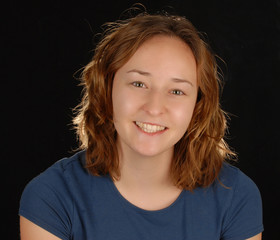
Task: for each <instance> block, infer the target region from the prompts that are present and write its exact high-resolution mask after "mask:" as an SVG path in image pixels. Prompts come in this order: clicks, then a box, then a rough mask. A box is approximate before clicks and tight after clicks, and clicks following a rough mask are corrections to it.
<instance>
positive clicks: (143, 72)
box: [127, 69, 193, 87]
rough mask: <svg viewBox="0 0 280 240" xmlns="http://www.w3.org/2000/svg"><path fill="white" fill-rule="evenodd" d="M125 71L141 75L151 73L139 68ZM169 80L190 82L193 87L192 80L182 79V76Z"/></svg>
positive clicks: (149, 74)
mask: <svg viewBox="0 0 280 240" xmlns="http://www.w3.org/2000/svg"><path fill="white" fill-rule="evenodd" d="M127 73H138V74H140V75H143V76H151V75H152V74H151V73H149V72H145V71H141V70H138V69H132V70H129V71H127ZM171 80H172V81H173V82H176V83H187V84H190V85H191V86H192V87H193V84H192V82H191V81H189V80H187V79H182V78H176V77H175V78H171Z"/></svg>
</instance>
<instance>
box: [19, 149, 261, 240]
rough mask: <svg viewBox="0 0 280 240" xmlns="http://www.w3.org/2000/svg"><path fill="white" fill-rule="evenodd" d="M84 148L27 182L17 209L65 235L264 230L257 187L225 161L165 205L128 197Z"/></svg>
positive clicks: (105, 238)
mask: <svg viewBox="0 0 280 240" xmlns="http://www.w3.org/2000/svg"><path fill="white" fill-rule="evenodd" d="M84 160H85V152H79V153H77V154H75V155H74V156H72V157H70V158H65V159H62V160H60V161H58V162H56V163H55V164H54V165H53V166H51V167H50V168H48V169H47V170H46V171H44V172H43V173H41V174H40V175H39V176H38V177H36V178H34V179H33V180H32V181H31V182H30V183H29V184H28V185H27V186H26V188H25V190H24V192H23V194H22V198H21V202H20V209H19V214H20V215H21V216H23V217H25V218H27V219H29V220H30V221H32V222H33V223H35V224H37V225H39V226H41V227H42V228H44V229H46V230H47V231H49V232H51V233H52V234H54V235H56V236H57V237H59V238H61V239H63V240H69V239H74V240H84V239H86V240H183V239H184V240H187V239H189V240H204V239H207V240H220V239H223V240H244V239H247V238H250V237H252V236H254V235H257V234H258V233H260V232H262V231H263V224H262V202H261V197H260V193H259V190H258V188H257V187H256V185H255V184H254V183H253V182H252V180H250V179H249V178H248V177H247V176H246V175H245V174H243V173H242V172H241V171H240V170H239V169H237V168H236V167H233V166H231V165H229V164H226V163H225V164H224V166H223V168H222V170H221V172H220V175H219V181H220V182H222V184H223V185H225V186H226V187H224V186H222V185H221V184H220V182H219V181H216V182H215V183H213V184H212V185H211V186H210V187H207V188H196V189H195V190H194V191H193V192H190V191H187V190H184V191H182V193H181V194H180V196H179V197H178V198H177V199H176V201H175V202H174V203H173V204H172V205H170V206H169V207H167V208H164V209H162V210H158V211H147V210H143V209H141V208H138V207H137V206H134V205H133V204H131V203H130V202H128V201H127V200H126V199H125V198H124V197H123V196H122V195H121V194H120V193H119V191H118V190H117V188H116V187H115V185H114V183H113V181H112V180H111V178H110V177H109V176H108V175H107V176H100V177H97V176H93V175H91V174H89V173H88V172H87V170H86V169H85V168H84V167H83V164H84Z"/></svg>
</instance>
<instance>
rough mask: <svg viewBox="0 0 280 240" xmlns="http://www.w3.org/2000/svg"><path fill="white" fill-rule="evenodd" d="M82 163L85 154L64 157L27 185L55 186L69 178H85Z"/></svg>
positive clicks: (79, 153) (85, 172) (85, 171)
mask: <svg viewBox="0 0 280 240" xmlns="http://www.w3.org/2000/svg"><path fill="white" fill-rule="evenodd" d="M84 163H85V152H84V151H80V152H77V153H76V154H74V155H72V156H70V157H65V158H62V159H60V160H58V161H56V162H55V163H53V164H52V165H51V166H50V167H48V168H47V169H46V170H44V171H43V172H41V173H40V174H39V175H38V176H36V177H35V178H33V179H32V180H31V181H30V183H29V184H31V183H36V182H42V183H47V184H48V185H50V184H52V183H53V184H55V185H57V184H59V183H61V182H65V181H69V178H73V177H75V176H76V177H78V178H83V177H86V176H87V175H88V172H87V170H86V169H85V168H84ZM74 179H75V178H74Z"/></svg>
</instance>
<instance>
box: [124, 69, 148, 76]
mask: <svg viewBox="0 0 280 240" xmlns="http://www.w3.org/2000/svg"><path fill="white" fill-rule="evenodd" d="M127 73H138V74H140V75H143V76H151V73H149V72H144V71H141V70H138V69H132V70H130V71H127Z"/></svg>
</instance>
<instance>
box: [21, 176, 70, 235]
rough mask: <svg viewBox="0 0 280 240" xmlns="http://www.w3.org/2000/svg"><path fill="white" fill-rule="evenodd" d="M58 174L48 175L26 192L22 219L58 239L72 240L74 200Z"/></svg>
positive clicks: (26, 188)
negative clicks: (72, 200)
mask: <svg viewBox="0 0 280 240" xmlns="http://www.w3.org/2000/svg"><path fill="white" fill-rule="evenodd" d="M64 181H65V180H63V178H62V177H61V176H60V175H59V174H58V173H57V171H46V172H44V173H42V174H41V175H39V176H38V177H36V178H34V179H33V180H32V181H31V182H30V183H29V184H28V185H27V186H26V187H25V189H24V191H23V194H22V196H21V200H20V209H19V215H21V216H23V217H25V218H27V219H28V220H30V221H31V222H33V223H35V224H36V225H38V226H40V227H42V228H43V229H45V230H47V231H48V232H50V233H52V234H54V235H55V236H57V237H59V238H61V239H63V240H69V239H70V238H71V237H70V233H71V214H72V212H71V209H73V207H72V206H71V205H72V204H71V199H70V198H69V194H68V193H67V188H65V186H64V183H63V182H64Z"/></svg>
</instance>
